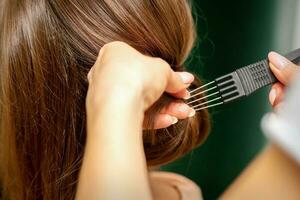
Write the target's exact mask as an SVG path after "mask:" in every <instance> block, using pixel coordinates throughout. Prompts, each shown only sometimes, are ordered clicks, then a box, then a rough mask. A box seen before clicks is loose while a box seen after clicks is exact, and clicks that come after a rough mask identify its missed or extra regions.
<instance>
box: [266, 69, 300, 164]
mask: <svg viewBox="0 0 300 200" xmlns="http://www.w3.org/2000/svg"><path fill="white" fill-rule="evenodd" d="M262 129H263V131H264V133H265V134H266V136H267V137H268V138H269V139H271V140H272V141H273V142H275V143H276V144H278V145H279V146H280V147H281V148H282V149H284V150H285V151H286V152H287V153H288V154H289V155H290V156H291V157H292V158H294V159H295V160H296V161H297V162H298V163H299V164H300V74H299V75H298V76H296V78H295V81H294V82H293V83H292V85H291V87H290V88H289V89H288V91H287V94H286V97H285V99H284V102H283V104H282V106H281V107H280V108H279V110H278V111H276V112H275V113H269V114H266V115H265V116H264V118H263V120H262Z"/></svg>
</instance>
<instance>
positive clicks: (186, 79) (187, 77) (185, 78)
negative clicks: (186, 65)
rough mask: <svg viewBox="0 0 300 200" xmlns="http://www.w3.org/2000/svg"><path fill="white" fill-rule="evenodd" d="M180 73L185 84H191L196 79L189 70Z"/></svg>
mask: <svg viewBox="0 0 300 200" xmlns="http://www.w3.org/2000/svg"><path fill="white" fill-rule="evenodd" d="M179 75H180V77H181V80H182V82H183V83H184V84H190V83H192V82H193V81H194V75H193V74H191V73H189V72H180V73H179Z"/></svg>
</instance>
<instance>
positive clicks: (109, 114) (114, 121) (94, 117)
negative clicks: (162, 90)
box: [87, 87, 144, 135]
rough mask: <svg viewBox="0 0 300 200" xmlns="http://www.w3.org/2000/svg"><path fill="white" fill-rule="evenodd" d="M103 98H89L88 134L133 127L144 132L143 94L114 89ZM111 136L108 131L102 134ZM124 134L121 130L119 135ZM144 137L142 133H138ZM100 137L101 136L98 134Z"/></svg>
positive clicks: (120, 88) (118, 88)
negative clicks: (105, 129) (104, 129)
mask: <svg viewBox="0 0 300 200" xmlns="http://www.w3.org/2000/svg"><path fill="white" fill-rule="evenodd" d="M101 95H102V96H101V97H95V96H94V97H92V96H89V97H87V123H88V133H89V134H90V133H95V132H99V130H103V127H106V128H108V129H109V128H114V127H115V126H119V127H122V126H124V127H131V128H134V129H136V130H137V129H140V130H142V122H143V117H144V105H143V104H144V103H143V100H142V93H140V92H139V91H136V90H125V89H124V88H123V87H113V88H111V89H110V90H109V92H107V93H105V94H101ZM105 133H107V134H109V130H108V131H104V132H101V134H102V135H103V134H105ZM119 133H120V134H121V135H122V134H124V131H122V130H120V131H119V132H118V133H117V134H119ZM138 134H139V135H142V134H141V133H138ZM97 135H99V134H97Z"/></svg>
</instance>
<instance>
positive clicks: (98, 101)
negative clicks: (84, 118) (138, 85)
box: [86, 85, 143, 114]
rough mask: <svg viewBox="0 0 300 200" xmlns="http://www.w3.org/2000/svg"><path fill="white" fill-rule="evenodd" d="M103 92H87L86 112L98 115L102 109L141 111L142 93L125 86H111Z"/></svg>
mask: <svg viewBox="0 0 300 200" xmlns="http://www.w3.org/2000/svg"><path fill="white" fill-rule="evenodd" d="M104 91H105V92H103V93H100V92H92V91H89V92H88V95H87V99H86V108H87V112H88V113H91V114H97V113H98V114H100V113H101V110H103V109H107V108H108V107H109V108H108V109H119V108H120V107H127V108H128V109H134V110H136V111H137V110H143V95H142V91H141V90H138V89H132V88H130V87H127V86H123V85H122V86H112V87H109V88H106V89H105V90H104Z"/></svg>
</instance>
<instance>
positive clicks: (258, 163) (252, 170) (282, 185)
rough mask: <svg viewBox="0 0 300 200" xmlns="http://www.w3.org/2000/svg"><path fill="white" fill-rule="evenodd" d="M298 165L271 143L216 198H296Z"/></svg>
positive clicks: (298, 191)
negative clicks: (221, 194) (220, 195)
mask: <svg viewBox="0 0 300 200" xmlns="http://www.w3.org/2000/svg"><path fill="white" fill-rule="evenodd" d="M299 188H300V167H299V166H298V165H297V164H296V162H294V160H292V159H290V158H289V157H288V156H287V154H286V153H285V152H283V151H282V150H281V149H280V148H278V147H277V146H275V145H274V144H272V145H271V146H269V147H268V148H267V149H266V150H265V151H264V152H262V154H261V155H259V156H258V157H257V158H256V159H255V160H254V161H253V162H252V163H251V164H250V165H249V167H247V169H246V170H245V171H244V172H243V173H242V174H241V176H240V177H239V178H238V179H237V180H236V181H235V182H234V183H233V184H232V185H231V186H230V187H229V189H228V190H227V191H226V192H225V193H224V194H223V196H222V197H221V198H220V199H224V200H225V199H230V200H235V199H244V200H247V199H257V200H259V199H273V200H276V199H298V198H299V196H300V190H299Z"/></svg>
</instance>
